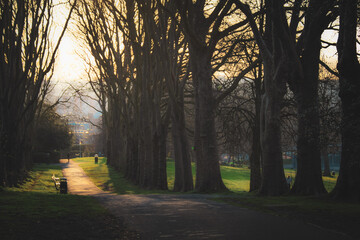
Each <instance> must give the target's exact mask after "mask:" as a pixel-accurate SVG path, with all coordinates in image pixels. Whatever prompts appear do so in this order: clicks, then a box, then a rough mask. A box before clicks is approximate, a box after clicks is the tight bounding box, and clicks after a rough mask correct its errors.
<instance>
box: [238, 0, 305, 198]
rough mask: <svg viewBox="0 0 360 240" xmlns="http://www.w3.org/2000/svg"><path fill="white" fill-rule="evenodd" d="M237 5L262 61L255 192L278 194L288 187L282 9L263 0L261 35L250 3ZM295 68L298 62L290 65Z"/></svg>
mask: <svg viewBox="0 0 360 240" xmlns="http://www.w3.org/2000/svg"><path fill="white" fill-rule="evenodd" d="M236 5H237V7H239V8H240V9H241V11H242V12H243V13H244V14H245V15H246V17H247V19H248V21H249V24H250V27H251V29H252V31H253V33H254V37H255V39H256V42H257V44H258V46H259V50H260V54H261V58H262V60H263V64H264V93H263V95H262V102H261V149H262V161H263V178H262V183H261V188H260V191H259V193H260V194H263V195H280V194H283V193H286V192H287V191H288V187H287V185H286V181H285V175H284V168H283V162H282V150H281V134H280V114H281V105H282V101H283V98H284V95H285V93H286V80H287V78H288V77H289V66H288V64H289V60H290V59H289V58H288V54H287V52H286V51H288V49H286V48H284V47H283V45H284V44H287V43H286V41H287V40H288V39H284V35H283V30H284V29H283V28H284V19H285V20H286V18H285V12H284V10H283V6H282V4H281V3H280V2H278V1H266V2H265V8H266V25H265V34H264V35H265V37H266V38H265V39H264V36H262V34H261V33H260V31H259V29H258V26H257V25H256V22H255V20H254V16H253V14H252V13H251V10H250V7H249V6H248V5H245V4H243V3H241V2H240V1H236ZM292 67H293V69H294V71H296V70H298V67H299V64H297V65H296V64H294V66H292Z"/></svg>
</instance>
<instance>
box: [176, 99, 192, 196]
mask: <svg viewBox="0 0 360 240" xmlns="http://www.w3.org/2000/svg"><path fill="white" fill-rule="evenodd" d="M178 98H179V99H178V100H179V101H180V102H179V103H177V102H175V101H176V99H172V104H171V106H172V107H171V122H172V129H171V130H172V136H173V143H174V155H175V182H174V191H177V192H187V191H191V190H193V188H194V187H193V177H192V169H191V159H190V149H189V143H188V139H187V134H186V127H185V113H184V103H183V93H179V96H178Z"/></svg>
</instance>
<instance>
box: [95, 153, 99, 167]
mask: <svg viewBox="0 0 360 240" xmlns="http://www.w3.org/2000/svg"><path fill="white" fill-rule="evenodd" d="M94 157H95V164H97V163H98V160H99V156H98V155H97V153H96V154H95V156H94Z"/></svg>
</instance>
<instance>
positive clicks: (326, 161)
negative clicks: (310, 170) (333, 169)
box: [321, 146, 331, 177]
mask: <svg viewBox="0 0 360 240" xmlns="http://www.w3.org/2000/svg"><path fill="white" fill-rule="evenodd" d="M321 156H322V159H323V161H324V173H323V175H324V176H327V177H330V176H331V173H330V160H329V152H328V147H327V146H324V147H323V148H322V150H321Z"/></svg>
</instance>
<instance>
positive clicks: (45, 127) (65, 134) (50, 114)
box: [33, 104, 72, 152]
mask: <svg viewBox="0 0 360 240" xmlns="http://www.w3.org/2000/svg"><path fill="white" fill-rule="evenodd" d="M34 135H35V139H34V144H33V145H34V146H33V148H34V150H35V151H40V152H54V151H60V150H63V149H66V148H69V147H70V145H71V139H72V135H71V134H69V127H68V125H67V122H66V120H65V119H62V118H61V116H60V115H58V114H57V113H56V112H55V109H54V108H53V107H51V105H49V104H45V106H44V108H42V111H41V113H40V117H39V118H37V119H36V121H35V130H34Z"/></svg>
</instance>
